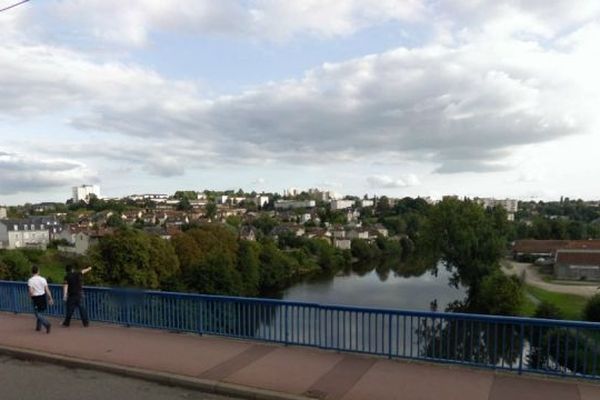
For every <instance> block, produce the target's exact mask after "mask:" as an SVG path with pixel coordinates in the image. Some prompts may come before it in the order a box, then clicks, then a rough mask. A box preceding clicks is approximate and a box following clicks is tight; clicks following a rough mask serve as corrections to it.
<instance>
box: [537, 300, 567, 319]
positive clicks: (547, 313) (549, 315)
mask: <svg viewBox="0 0 600 400" xmlns="http://www.w3.org/2000/svg"><path fill="white" fill-rule="evenodd" d="M533 316H534V317H535V318H545V319H563V316H562V312H561V311H560V309H559V308H558V307H557V306H555V305H554V304H552V303H550V302H548V301H542V302H541V303H540V304H539V305H538V306H537V308H536V309H535V313H534V314H533Z"/></svg>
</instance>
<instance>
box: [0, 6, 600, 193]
mask: <svg viewBox="0 0 600 400" xmlns="http://www.w3.org/2000/svg"><path fill="white" fill-rule="evenodd" d="M36 10H41V11H40V12H42V11H43V12H46V11H48V10H50V11H51V12H49V13H48V14H47V15H44V16H43V17H42V16H41V15H40V14H36V13H37V11H36ZM115 10H118V11H119V12H118V13H115ZM432 13H435V16H436V18H434V19H430V18H428V16H431V15H432ZM14 15H15V16H14V17H11V18H12V19H10V20H9V21H11V22H10V23H8V24H7V25H5V26H4V25H3V26H2V27H1V28H0V35H12V37H13V38H15V40H10V41H3V42H2V44H0V122H3V121H8V122H9V123H10V122H15V121H21V120H25V119H26V120H32V119H33V120H34V119H36V118H38V117H40V116H43V117H48V118H55V119H60V120H63V121H66V123H65V128H66V129H70V130H72V131H73V130H74V131H76V132H78V133H80V136H79V137H77V140H73V142H74V143H60V144H55V145H54V148H52V147H53V146H48V147H46V148H45V149H44V150H45V151H47V152H48V153H49V152H52V151H54V152H55V154H57V157H58V156H61V155H67V154H69V153H72V154H73V155H74V156H75V157H79V156H82V155H87V154H89V153H90V151H89V150H90V149H93V150H94V151H93V152H91V153H92V155H91V157H97V158H103V159H105V160H110V161H118V162H122V163H125V164H128V166H132V165H133V166H135V167H136V168H137V169H138V170H143V171H146V172H149V173H151V174H154V175H158V176H166V177H173V176H180V175H183V174H184V173H185V170H186V169H187V168H193V167H198V166H210V165H211V163H215V162H222V163H223V162H224V163H228V164H237V165H239V164H245V165H272V164H275V163H277V164H280V163H287V164H288V165H299V164H304V165H336V163H338V162H340V161H343V162H348V163H360V162H369V161H373V160H380V159H381V156H382V155H385V157H386V158H387V159H391V158H395V159H397V160H402V161H410V162H419V163H423V164H427V165H433V166H434V168H437V172H441V173H459V172H490V171H499V170H503V169H508V168H512V165H511V164H510V162H508V161H507V159H508V158H509V156H510V154H511V153H512V152H513V151H514V150H515V148H518V147H519V146H522V145H526V144H538V143H542V142H549V141H553V140H557V139H560V138H562V137H565V136H568V135H576V134H580V133H593V132H594V131H595V130H597V127H598V126H599V123H598V116H597V111H596V110H595V108H596V104H597V102H598V101H599V100H600V80H599V77H598V74H597V72H596V71H598V70H600V53H599V52H598V51H597V50H596V47H597V44H596V43H597V35H598V32H600V25H599V24H598V22H597V18H598V16H599V14H598V7H596V6H594V7H592V6H589V5H585V6H582V7H572V4H570V2H566V1H557V2H552V4H550V5H549V4H547V2H541V1H539V2H538V1H533V2H526V3H525V2H516V1H514V2H513V1H509V2H502V4H499V3H497V2H491V1H480V2H477V3H476V5H475V6H473V5H472V3H467V2H419V1H408V2H396V1H367V0H363V1H359V0H355V1H346V2H341V1H334V0H331V1H320V2H317V1H312V0H311V1H303V2H277V1H272V0H253V1H250V2H238V1H233V0H231V1H223V2H209V1H204V0H202V1H200V0H199V1H189V2H188V1H182V2H178V3H177V5H173V3H172V2H164V1H158V0H154V1H150V0H148V1H141V0H134V1H131V2H125V3H123V2H116V1H113V0H104V1H100V0H86V1H83V0H71V1H62V0H56V1H52V2H49V3H48V5H47V6H46V5H38V4H36V7H28V8H23V9H22V10H21V9H19V13H18V14H14ZM419 18H420V19H419ZM63 21H64V22H66V23H67V24H66V25H64V26H63V25H61V24H60V22H63ZM390 21H410V23H415V21H418V23H419V24H421V25H420V26H421V27H423V30H424V31H429V30H435V29H436V27H437V24H438V22H439V23H440V26H442V28H443V29H446V30H447V31H446V33H447V34H448V37H447V39H448V40H444V41H441V42H439V43H432V44H429V45H423V46H416V47H414V48H397V49H394V50H390V51H387V52H384V53H381V54H373V55H369V56H365V57H360V58H356V59H353V60H348V61H344V62H339V63H326V64H323V65H322V66H319V67H315V68H313V69H311V70H309V71H307V72H306V74H305V75H304V76H302V77H301V78H299V79H295V80H284V81H279V82H270V83H268V84H264V85H258V86H256V87H254V88H252V89H249V90H246V91H244V92H241V93H233V94H231V95H229V96H221V97H217V98H214V97H209V96H207V95H205V94H204V93H202V91H201V90H200V89H199V88H198V87H197V86H196V84H195V83H193V82H187V81H174V80H171V79H167V78H165V77H164V76H161V75H160V74H158V73H156V72H154V71H152V70H151V69H149V68H144V67H141V66H139V65H136V64H134V63H132V62H126V63H124V62H105V61H103V60H102V59H101V58H100V57H98V56H97V55H92V54H93V53H92V52H89V53H84V52H82V51H76V50H73V48H74V47H77V46H76V45H77V44H78V43H74V41H72V40H70V39H69V40H65V37H66V36H68V35H65V36H60V34H59V33H57V34H56V35H58V36H56V35H55V36H52V35H50V37H49V38H48V39H47V40H46V38H44V39H43V41H42V39H40V38H41V37H42V33H43V32H42V31H43V28H40V29H41V31H37V28H32V31H33V33H32V36H31V37H27V38H25V39H24V38H23V36H22V35H26V34H24V33H22V32H27V31H25V30H23V29H21V30H19V29H17V27H18V26H20V24H25V23H27V24H29V25H31V26H37V25H36V24H35V23H34V22H39V25H44V24H46V25H48V26H52V27H53V28H54V27H57V26H61V27H62V28H60V29H58V28H57V31H60V30H62V32H63V33H65V32H68V33H73V37H75V38H81V37H84V36H85V37H88V36H90V35H92V36H93V37H95V38H96V39H95V40H97V39H100V40H99V41H93V42H92V43H94V44H97V43H100V42H102V41H103V40H108V41H115V40H116V41H120V42H123V43H126V44H133V45H143V44H146V43H147V42H148V41H149V38H151V37H152V33H153V32H162V31H177V32H181V31H186V32H192V33H199V34H215V33H216V34H233V35H238V36H240V37H241V36H244V35H247V36H249V37H253V38H263V39H264V38H266V37H276V38H279V39H283V40H286V39H291V38H293V37H295V36H298V35H311V36H316V37H320V38H331V37H337V36H347V35H351V34H352V33H354V32H357V31H358V30H360V29H364V28H367V27H369V26H374V25H377V24H382V23H386V22H390ZM431 21H434V22H433V23H431ZM434 25H435V26H434ZM21 28H22V26H21ZM443 29H442V30H443ZM36 34H39V35H40V36H35V35H36ZM36 38H37V39H36ZM58 39H63V41H64V44H62V45H60V46H59V45H52V44H48V43H53V40H58ZM76 41H77V40H75V42H76ZM9 43H10V44H9ZM5 135H6V136H7V137H8V135H9V132H8V131H4V132H0V136H3V138H4V136H5ZM41 150H42V149H39V151H41ZM75 169H76V168H75ZM250 179H251V178H250ZM323 179H327V177H323ZM374 179H375V180H374V182H375V184H378V185H392V186H401V185H402V184H408V183H409V182H406V178H404V177H400V178H392V177H385V179H383V178H382V177H381V176H380V177H378V178H377V177H375V178H374Z"/></svg>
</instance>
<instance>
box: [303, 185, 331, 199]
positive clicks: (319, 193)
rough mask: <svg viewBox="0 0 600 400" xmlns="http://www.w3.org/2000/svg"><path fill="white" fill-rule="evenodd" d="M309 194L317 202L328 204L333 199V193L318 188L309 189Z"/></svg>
mask: <svg viewBox="0 0 600 400" xmlns="http://www.w3.org/2000/svg"><path fill="white" fill-rule="evenodd" d="M308 194H309V195H311V196H312V197H313V198H314V199H316V200H317V201H325V202H327V201H329V199H330V198H331V193H330V192H329V191H326V190H321V189H317V188H312V189H308Z"/></svg>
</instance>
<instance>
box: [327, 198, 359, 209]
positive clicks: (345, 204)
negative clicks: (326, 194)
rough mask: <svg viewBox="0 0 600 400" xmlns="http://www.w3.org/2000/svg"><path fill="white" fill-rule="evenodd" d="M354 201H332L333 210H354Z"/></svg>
mask: <svg viewBox="0 0 600 400" xmlns="http://www.w3.org/2000/svg"><path fill="white" fill-rule="evenodd" d="M353 205H354V200H331V209H332V210H346V209H348V208H352V206H353Z"/></svg>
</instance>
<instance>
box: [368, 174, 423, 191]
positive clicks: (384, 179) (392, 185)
mask: <svg viewBox="0 0 600 400" xmlns="http://www.w3.org/2000/svg"><path fill="white" fill-rule="evenodd" d="M367 183H368V184H369V186H370V187H371V188H373V189H398V188H404V187H408V186H417V185H419V184H420V183H421V182H420V181H419V178H417V176H416V175H414V174H408V175H405V176H403V177H402V178H392V177H390V176H388V175H373V176H369V177H367Z"/></svg>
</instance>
